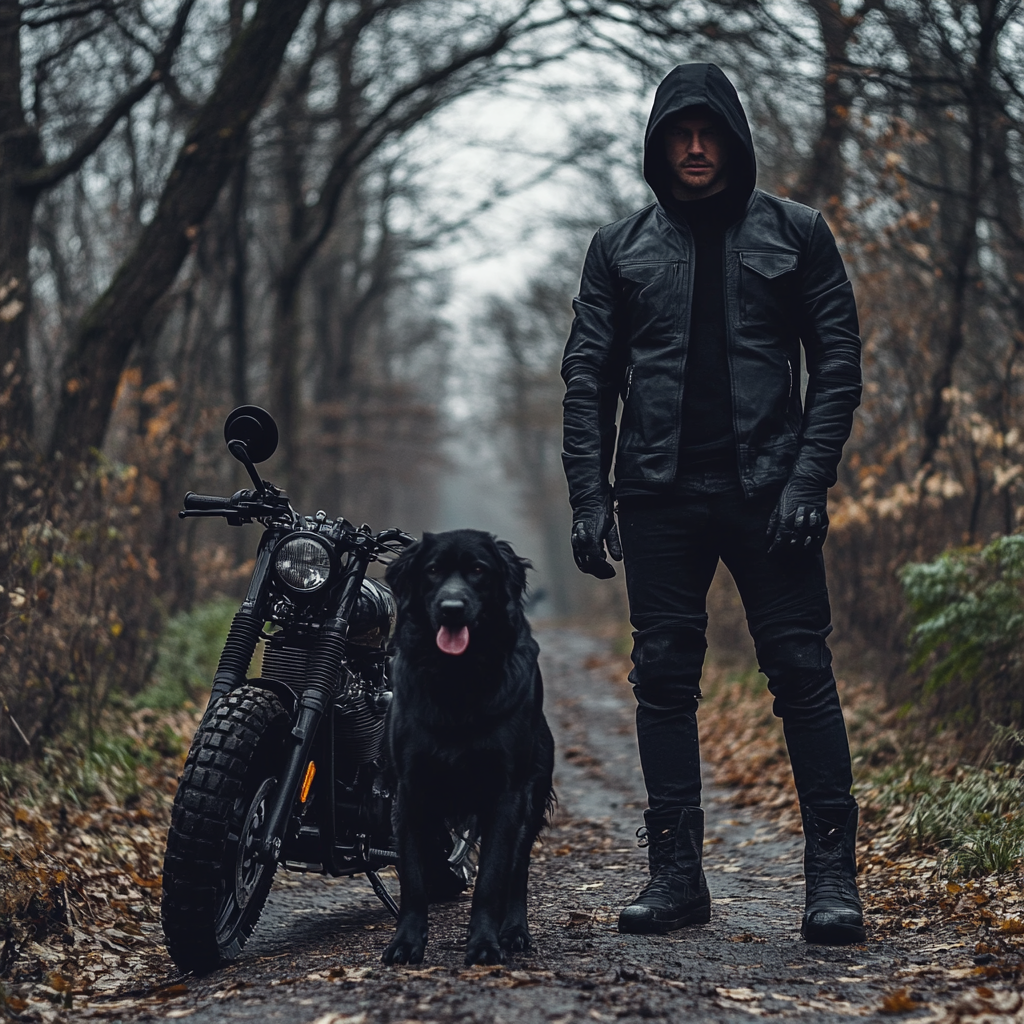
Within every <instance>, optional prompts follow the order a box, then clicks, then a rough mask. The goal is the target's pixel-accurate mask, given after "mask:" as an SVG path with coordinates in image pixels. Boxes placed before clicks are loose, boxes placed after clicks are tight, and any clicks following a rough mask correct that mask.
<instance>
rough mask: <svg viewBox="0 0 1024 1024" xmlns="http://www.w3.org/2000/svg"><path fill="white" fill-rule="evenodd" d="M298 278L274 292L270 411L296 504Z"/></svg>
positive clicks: (298, 494) (299, 447)
mask: <svg viewBox="0 0 1024 1024" xmlns="http://www.w3.org/2000/svg"><path fill="white" fill-rule="evenodd" d="M300 292H301V283H300V279H298V278H291V279H284V280H282V279H280V278H279V279H278V281H277V282H276V287H275V289H274V323H273V333H272V337H273V339H274V343H273V344H272V345H271V347H270V411H271V412H272V413H273V415H274V418H275V419H276V420H277V424H278V428H279V429H280V432H281V450H282V452H283V454H284V462H285V465H284V472H283V474H280V476H281V477H282V479H283V480H284V482H285V485H286V487H287V488H288V492H289V494H290V495H291V497H292V500H293V502H294V501H296V500H301V486H302V441H301V437H300V434H301V426H300V423H299V409H300V395H299V357H300V347H299V342H300V331H299V295H300Z"/></svg>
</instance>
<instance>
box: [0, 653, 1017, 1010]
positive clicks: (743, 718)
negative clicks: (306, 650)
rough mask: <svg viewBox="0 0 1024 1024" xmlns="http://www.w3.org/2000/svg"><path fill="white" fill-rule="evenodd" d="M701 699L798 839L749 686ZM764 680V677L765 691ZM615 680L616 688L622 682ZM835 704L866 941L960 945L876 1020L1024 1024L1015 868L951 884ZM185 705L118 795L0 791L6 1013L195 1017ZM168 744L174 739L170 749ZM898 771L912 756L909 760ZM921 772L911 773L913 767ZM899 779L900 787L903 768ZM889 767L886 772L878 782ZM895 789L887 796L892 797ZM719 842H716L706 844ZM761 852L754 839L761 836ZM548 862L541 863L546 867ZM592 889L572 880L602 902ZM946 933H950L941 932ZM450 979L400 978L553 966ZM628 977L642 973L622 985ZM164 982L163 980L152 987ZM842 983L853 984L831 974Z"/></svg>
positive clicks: (556, 853) (504, 981) (857, 727)
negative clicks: (185, 884) (927, 987)
mask: <svg viewBox="0 0 1024 1024" xmlns="http://www.w3.org/2000/svg"><path fill="white" fill-rule="evenodd" d="M604 664H605V666H606V668H611V669H612V671H614V672H615V673H616V678H620V676H621V679H622V680H624V677H625V672H624V671H622V672H621V673H620V672H619V670H620V669H623V668H624V667H625V666H624V665H622V664H619V661H618V660H617V659H614V658H612V659H607V660H606V661H605V663H604ZM709 676H710V681H709V685H708V687H707V692H708V695H709V704H713V708H714V713H713V714H707V715H705V716H704V717H703V719H702V748H703V753H704V756H705V759H706V760H707V761H708V763H709V764H710V765H711V766H712V767H713V769H714V771H715V774H716V777H717V781H718V782H719V783H721V784H723V785H725V786H727V787H729V788H730V790H731V793H732V801H733V803H734V804H735V805H736V806H737V807H748V806H751V807H752V806H756V807H758V808H760V809H761V810H762V811H763V812H766V813H767V814H768V816H769V818H770V820H771V829H772V831H785V832H789V833H793V834H796V833H799V831H800V818H799V808H798V805H797V801H796V794H795V791H794V790H793V786H792V778H791V774H790V769H789V761H788V756H787V754H786V749H785V742H784V738H783V735H782V730H781V726H780V723H779V722H778V720H776V719H775V718H774V717H773V716H772V715H771V712H770V701H769V700H766V699H765V695H764V693H763V688H762V684H761V683H756V684H752V682H751V680H750V679H749V678H746V679H742V678H741V679H735V678H734V679H727V678H725V677H724V675H722V674H721V673H719V674H717V675H716V673H715V672H714V671H711V672H709ZM762 682H763V681H762ZM623 685H625V683H624V682H623ZM843 699H844V707H845V711H846V714H847V717H848V724H849V726H850V733H851V740H852V744H853V747H854V754H855V762H856V763H858V766H859V774H858V798H859V800H860V802H861V806H862V813H863V819H862V820H863V824H862V829H861V835H860V843H859V851H858V853H859V862H860V869H861V871H862V873H863V875H864V876H866V877H865V879H864V881H866V882H867V883H868V884H862V886H861V888H862V893H863V895H864V898H865V905H866V911H867V915H868V918H869V927H870V938H869V942H877V941H880V940H882V939H888V938H899V937H901V936H904V935H906V934H908V933H911V932H912V933H914V934H915V935H916V934H928V933H931V932H933V931H934V932H935V933H936V934H937V935H938V934H939V927H938V926H940V925H943V926H951V927H952V928H953V930H954V933H955V936H956V939H955V941H943V942H934V943H932V944H930V945H926V946H919V947H918V951H919V952H922V953H926V954H932V955H934V956H935V957H936V958H938V957H940V956H941V955H942V954H951V953H952V954H954V955H960V956H962V957H964V958H966V959H967V960H968V962H969V964H970V966H964V967H958V968H954V969H949V968H942V967H940V966H938V965H937V964H907V965H906V966H905V967H903V968H901V969H900V970H899V971H898V972H897V976H896V977H894V978H893V980H894V981H895V982H896V984H895V985H894V987H893V989H892V991H890V992H888V993H887V994H885V995H883V996H882V997H881V1001H880V1002H879V1003H878V1004H876V1006H875V1010H876V1011H878V1012H882V1013H884V1014H887V1015H901V1014H905V1013H915V1014H916V1016H915V1019H918V1020H921V1019H927V1020H929V1021H935V1022H936V1024H982V1022H983V1021H991V1020H999V1021H1000V1022H1001V1021H1003V1020H1006V1021H1008V1022H1017V1024H1024V1009H1022V1003H1021V1000H1020V998H1019V996H1018V993H1017V992H1016V991H1015V990H1016V988H1018V987H1019V986H1020V983H1021V977H1022V970H1021V962H1022V955H1024V890H1022V885H1021V881H1022V879H1021V873H1020V864H1017V865H1015V867H1014V869H1013V870H1012V871H1009V872H1002V873H989V874H977V873H976V874H975V875H974V876H973V877H963V876H958V877H957V878H953V877H951V874H950V871H949V869H948V864H947V863H946V860H947V857H946V854H945V851H944V849H943V847H942V845H941V844H939V843H935V842H929V841H926V840H922V839H921V838H920V837H915V835H914V834H913V831H912V830H911V829H908V820H909V819H910V818H911V811H912V809H913V801H912V794H910V793H909V792H907V788H908V787H906V786H904V789H903V790H900V785H901V784H904V783H905V782H906V770H904V769H903V768H902V767H901V764H900V761H899V759H900V757H901V756H904V757H905V754H906V752H904V754H903V755H901V753H900V750H901V748H900V739H899V734H898V730H897V729H896V724H895V717H894V715H893V714H892V713H891V712H886V711H884V710H883V709H882V708H881V706H880V703H879V701H878V698H877V696H876V694H875V693H874V691H873V690H872V689H871V688H870V687H868V686H866V685H865V686H860V687H845V688H844V692H843ZM198 719H199V714H198V712H196V711H195V710H194V709H193V710H190V711H185V712H169V713H154V712H152V711H147V712H136V713H134V714H133V715H132V716H131V718H130V720H129V721H128V722H127V724H126V726H125V728H126V729H127V730H128V731H129V732H131V733H132V734H133V735H135V736H136V737H137V738H138V740H139V742H140V743H141V744H144V745H147V746H148V747H149V749H152V750H157V751H159V753H160V756H156V757H153V758H152V759H150V760H149V761H148V762H145V763H142V764H140V765H139V767H138V769H137V778H136V780H135V781H136V785H135V787H134V788H133V790H132V793H131V794H130V796H129V798H124V797H123V796H119V795H118V793H117V792H116V787H112V786H109V785H105V784H103V781H102V780H100V784H99V785H98V786H97V787H96V791H95V792H94V793H93V795H92V796H90V797H89V798H88V799H86V800H81V801H79V802H78V803H74V802H73V801H70V800H67V799H63V800H62V799H61V798H59V797H54V796H53V795H52V794H48V795H46V796H43V795H42V794H47V787H46V786H43V785H37V786H35V787H33V786H23V787H22V789H21V790H18V789H15V790H14V791H13V793H11V792H10V787H8V793H7V794H5V795H3V796H2V797H0V801H2V802H0V1014H2V1015H4V1016H8V1017H15V1016H16V1017H17V1018H18V1019H22V1020H29V1019H31V1020H40V1021H45V1022H49V1021H56V1020H58V1019H60V1020H64V1019H68V1018H67V1017H66V1016H65V1015H66V1014H67V1011H69V1010H74V1011H79V1010H82V1009H85V1008H87V1007H96V1008H99V1007H103V1008H104V1009H105V1011H106V1012H108V1013H109V1012H116V1011H117V1010H118V1009H119V1008H121V1007H124V1008H127V1007H128V1006H132V1007H138V1006H139V1005H140V1000H142V1001H144V1002H145V1003H148V1004H150V1005H153V1006H162V1007H163V1008H164V1009H163V1010H161V1013H162V1015H163V1016H169V1017H173V1018H177V1017H183V1016H187V1015H189V1014H190V1013H191V1012H192V1011H191V1010H189V1009H186V1008H180V1007H179V1008H176V1007H174V1006H173V1005H169V1004H173V1003H174V1001H175V1000H177V999H179V998H181V997H183V996H185V995H187V994H188V991H189V989H188V987H187V986H186V985H185V984H183V983H181V982H178V981H176V980H175V975H174V970H173V967H172V965H171V964H170V961H169V960H168V958H167V956H166V953H165V952H164V949H163V943H162V936H161V932H160V925H159V902H160V895H161V890H160V869H161V861H162V856H163V847H164V841H165V836H166V829H167V825H168V822H169V816H170V805H171V801H172V799H173V794H174V791H175V787H176V784H177V776H178V773H179V772H180V769H181V765H182V762H183V755H184V750H185V749H186V747H187V743H188V742H189V740H190V737H191V733H192V731H193V730H194V728H195V726H196V724H197V723H198ZM168 737H172V738H173V740H174V742H169V741H168ZM905 760H906V758H905ZM927 768H928V770H929V771H931V772H932V773H933V774H934V775H936V776H944V777H946V778H953V777H954V776H955V773H956V771H957V770H958V768H957V766H956V765H951V764H945V763H939V762H936V763H934V764H928V765H927ZM919 769H920V764H918V765H917V768H916V770H919ZM901 770H902V771H904V775H903V776H902V777H901V776H900V774H899V773H900V771H901ZM887 773H888V774H887ZM894 793H895V794H897V797H898V798H897V797H894ZM715 838H717V837H711V841H712V842H713V841H714V839H715ZM754 841H755V842H756V841H758V840H757V839H756V838H755V840H754ZM577 845H579V846H580V848H581V849H584V848H588V847H589V846H593V847H594V849H593V851H592V852H594V853H597V852H605V853H607V852H609V850H607V849H605V847H610V845H611V841H610V840H609V839H608V838H607V837H603V836H602V835H601V834H600V833H599V832H595V833H594V834H593V836H587V837H584V836H575V837H573V839H572V845H570V844H569V843H568V842H565V841H564V840H562V842H561V845H557V846H556V845H552V847H551V848H549V849H548V851H547V855H548V856H551V857H555V858H561V857H563V856H566V855H567V854H569V853H571V852H572V850H573V849H574V848H575V846H577ZM544 859H545V855H544V854H543V853H541V854H540V855H539V856H538V858H537V860H538V862H539V863H542V862H543V861H544ZM603 884H604V883H603V882H600V881H599V882H595V883H588V884H584V885H580V886H577V887H576V888H578V889H579V890H581V891H589V890H599V889H600V888H601V887H602V886H603ZM613 919H614V914H611V915H609V914H606V913H599V912H593V911H591V912H588V913H583V912H581V911H575V910H573V911H570V912H569V915H568V918H566V917H564V916H563V917H562V923H563V926H564V927H565V928H567V929H569V930H570V931H572V930H581V931H586V930H587V929H589V928H592V927H595V926H598V925H602V926H603V925H606V924H607V923H608V922H609V921H613ZM942 934H943V935H944V934H945V933H942ZM726 939H727V941H729V942H742V943H745V942H759V941H760V942H763V941H764V940H763V939H758V938H757V937H754V936H752V935H749V934H748V933H741V934H739V935H733V936H727V937H726ZM446 971H447V969H445V968H436V967H426V968H421V969H407V970H405V971H404V975H405V976H407V977H409V978H422V979H427V978H430V977H436V978H438V980H440V979H441V978H442V977H446V976H447V974H451V975H452V980H454V981H456V982H462V983H469V984H474V983H475V984H482V985H485V986H487V987H493V988H518V987H525V986H533V985H542V984H545V983H548V982H551V980H552V979H553V978H562V977H563V974H564V972H555V973H554V974H553V973H552V972H550V971H538V970H529V971H525V970H524V971H518V970H509V969H508V968H506V967H496V968H474V969H469V970H466V971H459V972H447V974H446ZM929 973H940V974H941V975H942V976H943V977H944V978H945V980H946V981H947V982H949V983H950V984H951V985H953V986H967V988H966V991H963V992H961V993H960V995H958V996H956V998H955V999H954V1000H953V1001H952V1002H950V1003H948V1004H946V1005H945V1006H942V1007H939V1008H937V1009H935V1010H934V1012H933V1013H932V1015H931V1016H929V1017H927V1018H923V1017H921V1016H920V1013H921V1011H922V1010H924V1009H930V1007H928V1006H927V1004H924V1003H922V1002H920V1001H919V1000H918V999H916V998H915V996H916V995H917V993H916V992H915V991H914V990H913V988H912V987H911V985H908V984H906V980H905V981H904V985H902V986H901V985H900V984H899V981H900V979H901V978H902V979H907V980H910V981H911V983H912V981H913V978H915V977H917V976H920V975H926V974H929ZM634 974H635V975H636V977H635V978H634ZM374 977H375V975H374V971H373V969H371V968H369V967H348V968H337V969H334V970H330V971H327V972H323V973H315V974H312V975H309V976H308V977H303V978H295V979H275V980H276V981H277V984H279V985H280V984H289V983H296V982H300V981H307V980H308V981H322V982H324V983H326V984H331V983H339V982H343V983H345V984H349V985H351V984H359V983H361V982H364V981H367V980H370V979H373V978H374ZM641 977H645V978H646V981H647V983H649V984H654V985H658V986H662V987H671V988H675V989H680V990H683V991H685V990H686V989H687V985H686V983H685V982H682V981H676V980H673V979H666V978H662V977H660V976H658V975H655V974H648V972H646V971H644V970H643V969H638V971H636V972H632V971H627V972H626V974H624V975H622V977H621V978H620V977H619V974H618V973H617V974H616V976H615V978H614V979H611V981H610V983H612V984H622V983H629V984H632V983H634V982H635V981H638V980H639V979H640V978H641ZM153 979H163V984H162V985H161V984H157V985H154V984H153ZM836 980H837V981H839V982H843V983H846V982H851V983H852V982H854V981H862V980H866V979H864V978H854V977H852V976H851V977H845V976H844V977H842V978H837V979H836ZM245 987H246V985H245V983H244V982H229V983H228V984H227V985H226V986H225V987H224V988H223V989H221V990H220V991H218V992H217V993H215V997H216V998H218V999H229V998H232V997H234V996H237V995H239V994H241V993H242V992H243V990H244V989H245ZM715 996H716V999H717V1001H718V1002H719V1003H720V1005H727V1006H729V1007H732V1008H734V1009H736V1008H743V1009H745V1010H746V1011H747V1012H749V1013H753V1014H754V1015H759V1014H762V1013H768V1014H771V1013H772V1012H776V1013H777V1012H779V1011H780V1010H783V1009H784V1008H785V1007H786V1006H787V1005H793V1006H797V1007H798V1008H799V1009H800V1010H801V1011H802V1012H806V1013H813V1012H814V1011H815V1010H816V1009H827V1010H828V1011H829V1012H832V1013H839V1014H853V1013H858V1014H862V1013H864V1012H865V1009H866V1008H865V1007H860V1008H857V1007H853V1006H852V1005H851V1004H848V1003H845V1002H844V1001H843V1000H840V999H829V1000H828V1001H822V1000H821V999H817V1000H815V999H810V1000H808V999H800V998H798V997H796V996H792V995H784V994H781V993H772V992H765V993H758V992H756V991H755V990H753V989H745V988H742V987H737V988H720V989H717V990H715ZM358 1018H359V1015H358V1014H356V1015H345V1014H340V1013H339V1014H328V1015H326V1016H325V1017H324V1018H321V1019H318V1020H317V1022H316V1024H328V1021H329V1022H330V1024H358Z"/></svg>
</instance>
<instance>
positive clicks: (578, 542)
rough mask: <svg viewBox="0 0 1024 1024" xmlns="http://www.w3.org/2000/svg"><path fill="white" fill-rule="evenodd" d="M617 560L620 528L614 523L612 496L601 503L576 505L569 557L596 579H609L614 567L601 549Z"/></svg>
mask: <svg viewBox="0 0 1024 1024" xmlns="http://www.w3.org/2000/svg"><path fill="white" fill-rule="evenodd" d="M606 546H607V548H608V554H609V555H611V556H612V558H614V559H615V561H616V562H621V561H622V546H621V545H620V544H619V531H618V529H617V527H616V526H615V514H614V512H613V511H612V497H611V495H608V498H607V499H606V501H605V502H604V503H603V504H601V505H594V506H591V507H589V508H579V509H576V510H575V511H574V512H573V520H572V557H573V558H575V559H576V567H577V568H578V569H579V570H580V572H587V573H590V575H591V576H596V577H597V578H598V579H599V580H607V579H611V578H612V576H614V575H615V569H614V568H613V567H612V565H611V563H610V562H609V561H608V559H607V558H606V557H605V553H604V549H605V547H606Z"/></svg>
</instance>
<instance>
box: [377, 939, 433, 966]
mask: <svg viewBox="0 0 1024 1024" xmlns="http://www.w3.org/2000/svg"><path fill="white" fill-rule="evenodd" d="M426 946H427V943H426V940H425V939H422V938H419V937H418V936H412V937H410V936H407V935H403V934H401V933H398V934H396V935H395V937H394V938H393V939H392V940H391V941H390V942H389V943H388V948H387V949H385V950H384V954H383V956H381V960H383V961H384V963H386V964H421V963H423V951H424V949H426Z"/></svg>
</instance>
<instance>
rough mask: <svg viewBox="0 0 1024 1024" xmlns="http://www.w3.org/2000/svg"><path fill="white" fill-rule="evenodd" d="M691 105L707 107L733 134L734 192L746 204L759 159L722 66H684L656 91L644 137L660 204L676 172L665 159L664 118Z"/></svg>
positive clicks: (648, 166) (649, 177) (668, 195)
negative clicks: (755, 154) (757, 159)
mask: <svg viewBox="0 0 1024 1024" xmlns="http://www.w3.org/2000/svg"><path fill="white" fill-rule="evenodd" d="M687 107H705V108H710V110H711V111H712V112H713V113H715V114H717V115H718V116H719V117H721V118H722V120H723V121H724V122H725V125H726V127H727V128H728V129H729V131H730V133H731V134H732V135H733V136H734V144H733V145H732V146H731V147H730V163H729V171H728V175H729V185H728V188H729V191H730V192H735V194H736V195H737V197H739V196H742V198H743V201H744V202H746V200H747V198H748V197H749V195H750V193H751V192H752V191H753V190H754V182H755V180H756V178H757V163H756V160H755V158H754V140H753V139H752V138H751V137H750V125H748V124H747V115H746V113H744V110H743V104H742V103H740V98H739V96H738V95H737V93H736V87H735V86H734V85H733V84H732V82H730V81H729V79H728V78H727V77H726V75H725V72H724V71H723V70H722V69H721V68H720V67H718V65H717V64H680V65H678V66H677V67H674V68H673V69H672V70H671V71H670V72H669V73H668V74H667V75H666V76H665V77H664V78H663V79H662V82H661V85H659V86H658V91H657V92H656V93H655V94H654V106H653V107H652V108H651V116H650V118H649V119H648V121H647V132H646V134H645V135H644V178H645V179H646V180H647V184H648V185H650V186H651V188H652V189H653V190H654V194H655V195H656V196H657V197H658V200H659V202H661V203H663V204H664V202H665V200H667V199H669V200H670V199H671V198H672V180H673V175H672V171H671V169H670V168H669V165H668V160H667V159H666V158H665V150H664V144H663V143H662V131H663V129H664V126H665V121H666V120H667V119H668V118H670V117H672V115H673V114H678V113H679V112H680V111H681V110H684V109H686V108H687Z"/></svg>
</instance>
